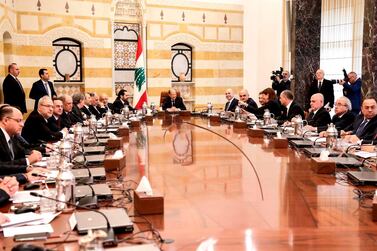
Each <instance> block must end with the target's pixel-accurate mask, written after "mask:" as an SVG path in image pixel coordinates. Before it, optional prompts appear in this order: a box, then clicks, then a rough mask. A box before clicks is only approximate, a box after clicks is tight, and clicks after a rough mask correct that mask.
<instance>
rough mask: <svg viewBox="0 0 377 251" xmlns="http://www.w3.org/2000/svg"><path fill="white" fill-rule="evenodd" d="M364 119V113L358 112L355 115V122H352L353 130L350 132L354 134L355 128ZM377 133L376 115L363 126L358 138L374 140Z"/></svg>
mask: <svg viewBox="0 0 377 251" xmlns="http://www.w3.org/2000/svg"><path fill="white" fill-rule="evenodd" d="M363 120H364V115H363V114H360V115H358V116H357V117H356V119H355V122H354V123H353V126H352V127H353V130H352V134H356V131H357V129H358V128H359V126H360V124H361V123H362V122H363ZM376 134H377V115H376V116H374V117H373V118H372V119H371V120H369V122H368V124H366V126H365V127H364V130H363V132H362V133H361V135H360V137H359V138H360V139H362V140H374V139H376Z"/></svg>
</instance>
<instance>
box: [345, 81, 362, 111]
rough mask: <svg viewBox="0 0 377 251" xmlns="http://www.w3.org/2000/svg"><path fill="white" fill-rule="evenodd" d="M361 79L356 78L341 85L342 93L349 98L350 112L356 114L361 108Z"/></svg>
mask: <svg viewBox="0 0 377 251" xmlns="http://www.w3.org/2000/svg"><path fill="white" fill-rule="evenodd" d="M361 86H362V82H361V79H360V78H358V79H357V80H356V82H355V83H353V84H350V83H345V84H344V85H343V95H344V96H346V97H347V98H349V100H351V104H352V112H353V113H354V114H355V115H358V114H359V112H360V109H361V96H362V95H361Z"/></svg>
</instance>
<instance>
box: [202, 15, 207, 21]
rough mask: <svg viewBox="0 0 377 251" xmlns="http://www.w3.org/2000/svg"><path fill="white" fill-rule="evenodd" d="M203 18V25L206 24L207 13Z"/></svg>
mask: <svg viewBox="0 0 377 251" xmlns="http://www.w3.org/2000/svg"><path fill="white" fill-rule="evenodd" d="M202 18H203V23H205V22H206V13H203V16H202Z"/></svg>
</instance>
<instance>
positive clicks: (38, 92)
mask: <svg viewBox="0 0 377 251" xmlns="http://www.w3.org/2000/svg"><path fill="white" fill-rule="evenodd" d="M48 86H49V87H50V90H51V98H52V97H54V96H55V97H56V92H55V89H54V85H53V84H52V82H51V81H48ZM46 95H48V93H47V90H46V88H45V86H44V84H43V82H42V80H41V79H40V80H38V81H37V82H35V83H34V84H33V86H32V87H31V90H30V94H29V98H31V99H34V100H35V103H34V110H37V108H38V101H39V99H40V98H42V97H43V96H46Z"/></svg>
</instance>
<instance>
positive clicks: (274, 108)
mask: <svg viewBox="0 0 377 251" xmlns="http://www.w3.org/2000/svg"><path fill="white" fill-rule="evenodd" d="M266 109H268V110H269V111H270V112H271V113H272V114H274V118H275V119H279V118H280V116H281V108H280V105H279V103H278V102H277V101H276V100H270V101H268V102H267V103H266V104H264V105H263V106H261V107H259V108H257V109H254V111H253V112H252V113H254V114H255V116H257V117H258V118H263V114H264V110H266Z"/></svg>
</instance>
